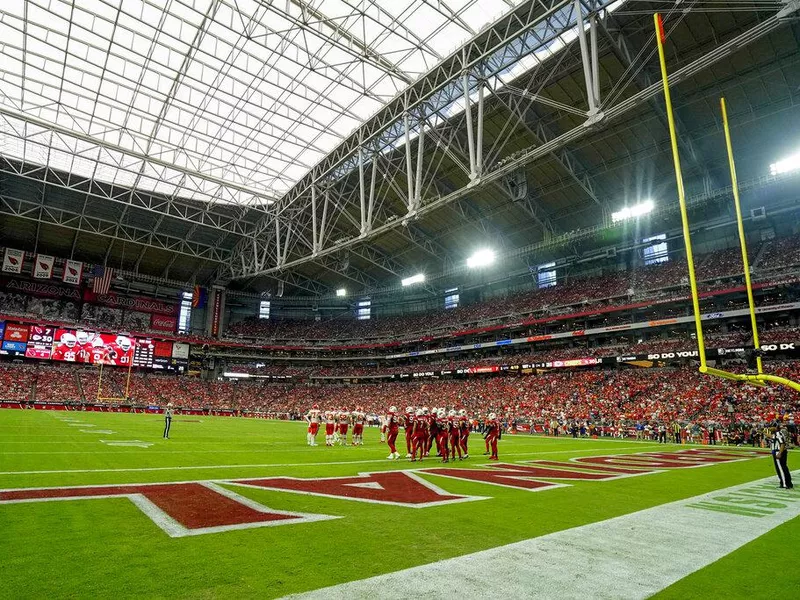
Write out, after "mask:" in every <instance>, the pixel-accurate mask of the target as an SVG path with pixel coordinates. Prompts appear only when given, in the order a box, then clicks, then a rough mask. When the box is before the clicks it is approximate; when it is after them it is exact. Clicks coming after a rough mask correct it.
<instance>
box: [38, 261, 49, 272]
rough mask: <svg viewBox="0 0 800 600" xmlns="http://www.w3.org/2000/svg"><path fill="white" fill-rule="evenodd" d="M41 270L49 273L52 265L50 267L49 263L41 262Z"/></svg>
mask: <svg viewBox="0 0 800 600" xmlns="http://www.w3.org/2000/svg"><path fill="white" fill-rule="evenodd" d="M39 268H40V269H41V270H42V271H49V270H50V265H48V264H47V263H43V262H39Z"/></svg>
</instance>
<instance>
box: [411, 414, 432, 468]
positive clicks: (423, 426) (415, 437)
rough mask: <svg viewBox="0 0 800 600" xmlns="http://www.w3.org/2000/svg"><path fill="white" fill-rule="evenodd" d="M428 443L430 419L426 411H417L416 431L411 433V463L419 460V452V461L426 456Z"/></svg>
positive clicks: (415, 418) (415, 419) (415, 417)
mask: <svg viewBox="0 0 800 600" xmlns="http://www.w3.org/2000/svg"><path fill="white" fill-rule="evenodd" d="M427 443H428V419H427V418H426V415H425V410H424V409H422V408H420V409H417V414H416V415H415V416H414V430H413V431H412V433H411V462H414V461H416V460H417V452H419V459H420V460H422V457H423V456H424V455H425V446H426V444H427Z"/></svg>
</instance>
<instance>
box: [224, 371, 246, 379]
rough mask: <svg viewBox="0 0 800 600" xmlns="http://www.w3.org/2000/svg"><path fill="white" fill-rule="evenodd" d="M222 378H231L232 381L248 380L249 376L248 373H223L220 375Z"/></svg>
mask: <svg viewBox="0 0 800 600" xmlns="http://www.w3.org/2000/svg"><path fill="white" fill-rule="evenodd" d="M222 376H223V377H232V378H234V379H249V378H250V374H249V373H229V372H225V373H223V374H222Z"/></svg>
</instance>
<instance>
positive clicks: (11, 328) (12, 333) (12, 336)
mask: <svg viewBox="0 0 800 600" xmlns="http://www.w3.org/2000/svg"><path fill="white" fill-rule="evenodd" d="M29 332H30V326H29V325H20V324H19V323H6V326H5V333H4V334H3V339H4V340H6V341H9V342H22V343H25V342H27V341H28V333H29Z"/></svg>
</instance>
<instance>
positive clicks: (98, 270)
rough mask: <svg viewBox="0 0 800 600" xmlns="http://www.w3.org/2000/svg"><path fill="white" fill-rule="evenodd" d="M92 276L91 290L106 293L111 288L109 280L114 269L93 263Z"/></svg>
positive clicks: (112, 276)
mask: <svg viewBox="0 0 800 600" xmlns="http://www.w3.org/2000/svg"><path fill="white" fill-rule="evenodd" d="M92 276H93V277H92V290H94V293H95V294H107V293H108V290H109V289H110V288H111V280H112V279H113V278H114V269H109V268H107V267H104V266H102V265H95V267H94V271H92Z"/></svg>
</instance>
